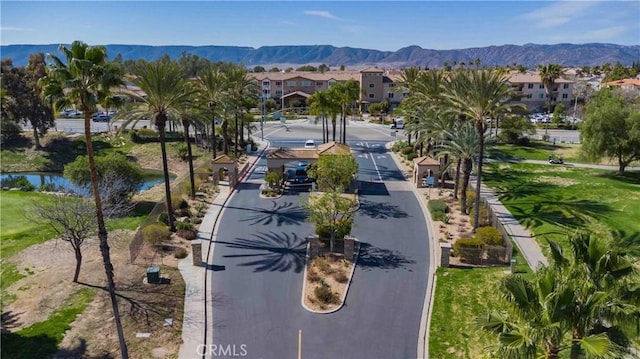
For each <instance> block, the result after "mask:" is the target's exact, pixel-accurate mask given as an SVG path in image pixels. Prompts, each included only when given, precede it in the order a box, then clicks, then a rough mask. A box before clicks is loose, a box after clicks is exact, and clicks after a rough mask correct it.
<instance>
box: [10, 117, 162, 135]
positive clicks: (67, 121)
mask: <svg viewBox="0 0 640 359" xmlns="http://www.w3.org/2000/svg"><path fill="white" fill-rule="evenodd" d="M109 125H111V130H115V129H116V127H117V128H120V127H121V126H122V121H112V122H111V123H107V122H93V121H91V132H94V133H96V132H108V131H109ZM143 126H147V127H149V121H148V120H144V121H139V122H138V123H137V124H136V126H135V128H142V127H143ZM129 127H130V126H129ZM22 128H23V129H24V130H31V125H30V124H28V123H27V124H24V123H23V124H22ZM50 131H62V132H68V133H84V119H82V118H57V119H56V126H55V127H54V128H52V129H51V130H50Z"/></svg>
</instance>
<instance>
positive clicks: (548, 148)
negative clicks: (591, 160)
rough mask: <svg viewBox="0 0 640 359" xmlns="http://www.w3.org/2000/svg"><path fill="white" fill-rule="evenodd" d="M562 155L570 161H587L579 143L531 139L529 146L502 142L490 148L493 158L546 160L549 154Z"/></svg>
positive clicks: (490, 154)
mask: <svg viewBox="0 0 640 359" xmlns="http://www.w3.org/2000/svg"><path fill="white" fill-rule="evenodd" d="M552 153H553V154H555V155H557V156H561V157H562V158H564V160H565V161H568V162H578V161H579V162H585V160H584V158H582V155H581V154H580V145H579V144H569V143H557V144H556V145H555V146H554V145H553V144H552V143H550V142H543V141H533V140H532V141H531V142H530V143H529V145H528V146H522V145H509V144H502V145H498V146H495V147H493V148H491V149H490V150H489V156H490V157H491V158H504V159H524V160H540V161H546V160H548V159H549V155H551V154H552Z"/></svg>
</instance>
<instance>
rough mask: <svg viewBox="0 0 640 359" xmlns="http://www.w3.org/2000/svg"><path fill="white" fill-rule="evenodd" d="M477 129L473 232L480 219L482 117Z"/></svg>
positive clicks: (482, 148) (482, 154)
mask: <svg viewBox="0 0 640 359" xmlns="http://www.w3.org/2000/svg"><path fill="white" fill-rule="evenodd" d="M476 129H477V131H478V137H479V142H480V143H479V147H480V151H479V152H480V153H478V173H477V176H478V177H477V178H476V200H475V203H474V204H475V205H474V210H473V233H475V232H476V229H478V220H479V219H480V185H481V184H482V160H483V158H484V120H483V119H480V120H479V121H477V122H476Z"/></svg>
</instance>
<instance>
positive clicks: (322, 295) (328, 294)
mask: <svg viewBox="0 0 640 359" xmlns="http://www.w3.org/2000/svg"><path fill="white" fill-rule="evenodd" d="M313 294H314V295H315V296H316V299H318V300H319V301H320V303H323V304H332V303H336V302H337V301H338V296H337V295H336V294H335V293H334V292H333V291H332V290H331V288H330V287H329V286H328V285H327V284H326V283H322V284H320V285H319V286H318V287H316V288H315V289H314V290H313Z"/></svg>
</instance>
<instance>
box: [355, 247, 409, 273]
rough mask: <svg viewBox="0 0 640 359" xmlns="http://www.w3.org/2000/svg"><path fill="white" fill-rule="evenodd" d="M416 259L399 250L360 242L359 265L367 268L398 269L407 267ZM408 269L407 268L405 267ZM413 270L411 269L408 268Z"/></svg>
mask: <svg viewBox="0 0 640 359" xmlns="http://www.w3.org/2000/svg"><path fill="white" fill-rule="evenodd" d="M415 262H416V261H414V260H413V259H410V258H408V257H407V256H405V255H403V254H402V253H400V252H398V251H391V250H388V249H384V248H380V247H376V246H373V245H371V244H369V243H360V255H359V257H358V266H360V267H362V268H364V269H365V270H370V269H374V268H377V269H398V268H405V267H406V266H409V265H411V264H414V263H415ZM405 269H407V268H405ZM407 270H409V271H410V270H411V269H407Z"/></svg>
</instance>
